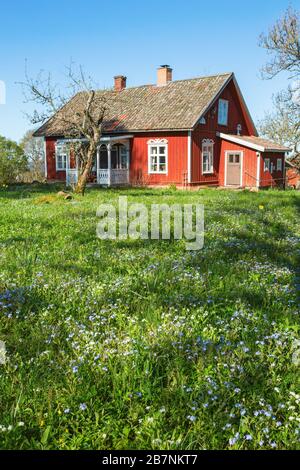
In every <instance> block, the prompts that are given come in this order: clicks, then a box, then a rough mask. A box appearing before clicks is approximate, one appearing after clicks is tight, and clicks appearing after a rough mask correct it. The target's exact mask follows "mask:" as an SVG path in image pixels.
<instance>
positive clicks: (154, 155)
mask: <svg viewBox="0 0 300 470" xmlns="http://www.w3.org/2000/svg"><path fill="white" fill-rule="evenodd" d="M148 171H149V173H164V174H167V173H168V141H167V140H165V139H155V140H149V141H148Z"/></svg>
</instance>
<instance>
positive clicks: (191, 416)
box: [187, 415, 197, 423]
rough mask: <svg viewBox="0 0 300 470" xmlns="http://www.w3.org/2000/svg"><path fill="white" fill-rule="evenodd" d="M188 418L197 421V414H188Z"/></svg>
mask: <svg viewBox="0 0 300 470" xmlns="http://www.w3.org/2000/svg"><path fill="white" fill-rule="evenodd" d="M187 419H189V420H190V421H192V423H193V422H194V421H196V419H197V418H196V416H193V415H189V416H187Z"/></svg>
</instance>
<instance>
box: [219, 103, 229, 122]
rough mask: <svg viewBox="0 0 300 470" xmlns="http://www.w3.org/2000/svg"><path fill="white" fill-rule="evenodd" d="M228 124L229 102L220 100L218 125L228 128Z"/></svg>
mask: <svg viewBox="0 0 300 470" xmlns="http://www.w3.org/2000/svg"><path fill="white" fill-rule="evenodd" d="M227 122H228V101H227V100H219V108H218V124H220V125H221V126H227Z"/></svg>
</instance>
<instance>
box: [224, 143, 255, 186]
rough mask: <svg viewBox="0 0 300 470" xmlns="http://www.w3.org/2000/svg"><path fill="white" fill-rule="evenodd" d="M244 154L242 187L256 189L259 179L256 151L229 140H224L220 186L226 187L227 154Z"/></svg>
mask: <svg viewBox="0 0 300 470" xmlns="http://www.w3.org/2000/svg"><path fill="white" fill-rule="evenodd" d="M230 151H232V152H243V162H242V173H243V177H242V186H244V187H248V188H249V187H250V188H251V187H255V186H256V178H257V156H256V151H255V150H252V149H249V148H247V147H243V146H241V145H239V144H235V143H233V142H228V141H227V140H222V145H221V158H220V186H225V184H226V181H225V165H226V152H230Z"/></svg>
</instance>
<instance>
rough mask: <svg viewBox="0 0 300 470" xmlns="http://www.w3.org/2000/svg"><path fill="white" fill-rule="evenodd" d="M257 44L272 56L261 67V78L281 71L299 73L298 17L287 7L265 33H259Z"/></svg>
mask: <svg viewBox="0 0 300 470" xmlns="http://www.w3.org/2000/svg"><path fill="white" fill-rule="evenodd" d="M259 45H260V46H261V47H263V48H265V49H266V50H267V52H268V53H269V54H270V55H271V56H272V57H271V60H270V61H269V62H268V63H267V64H266V65H265V66H264V67H263V68H262V75H263V78H267V79H270V78H273V77H275V75H277V74H278V73H280V72H282V71H284V70H285V71H287V72H289V73H290V75H291V76H299V74H300V17H299V12H297V11H296V10H293V9H292V8H291V7H289V8H288V9H287V10H286V12H285V13H284V15H283V17H282V18H280V19H279V20H278V21H277V22H276V23H275V25H274V26H272V27H271V28H270V30H269V32H268V34H267V35H265V34H261V35H260V39H259Z"/></svg>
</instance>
